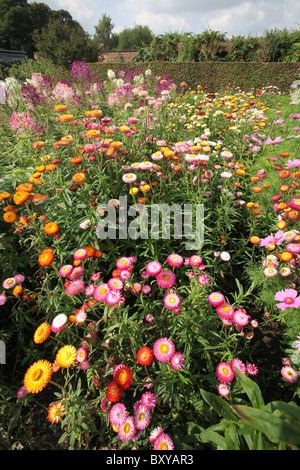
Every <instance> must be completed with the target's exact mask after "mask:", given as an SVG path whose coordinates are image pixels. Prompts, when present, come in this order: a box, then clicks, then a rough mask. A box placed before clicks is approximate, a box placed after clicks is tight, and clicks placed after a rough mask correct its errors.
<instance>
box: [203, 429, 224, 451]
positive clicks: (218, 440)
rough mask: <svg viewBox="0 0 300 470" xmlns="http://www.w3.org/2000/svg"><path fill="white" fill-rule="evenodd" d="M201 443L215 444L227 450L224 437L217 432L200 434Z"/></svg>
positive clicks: (206, 431)
mask: <svg viewBox="0 0 300 470" xmlns="http://www.w3.org/2000/svg"><path fill="white" fill-rule="evenodd" d="M200 439H201V442H213V443H214V444H216V446H217V447H218V448H219V449H222V450H227V444H226V440H225V438H224V437H222V436H220V434H218V433H217V432H214V431H211V430H210V429H207V430H205V431H202V433H201V434H200Z"/></svg>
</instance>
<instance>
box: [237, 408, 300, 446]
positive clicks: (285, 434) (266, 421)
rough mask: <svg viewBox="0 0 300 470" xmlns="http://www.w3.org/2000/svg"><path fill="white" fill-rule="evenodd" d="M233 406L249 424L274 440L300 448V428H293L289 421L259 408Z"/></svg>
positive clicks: (244, 421)
mask: <svg viewBox="0 0 300 470" xmlns="http://www.w3.org/2000/svg"><path fill="white" fill-rule="evenodd" d="M232 408H233V409H234V410H235V412H236V413H237V414H238V415H239V416H240V418H241V419H242V422H243V423H244V424H246V425H247V426H251V427H252V428H254V429H256V430H258V431H261V432H262V433H264V434H265V435H266V436H267V437H268V438H269V439H270V440H271V441H273V442H278V443H279V442H280V441H284V442H288V443H289V444H291V445H294V446H296V447H299V448H300V432H299V428H297V429H295V428H293V427H292V426H291V425H290V424H289V423H287V422H286V421H284V420H283V419H282V418H279V417H278V416H274V414H272V413H268V412H267V411H264V410H258V409H255V408H251V407H248V406H245V405H232Z"/></svg>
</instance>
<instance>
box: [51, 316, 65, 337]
mask: <svg viewBox="0 0 300 470" xmlns="http://www.w3.org/2000/svg"><path fill="white" fill-rule="evenodd" d="M67 323H68V317H67V315H65V314H64V313H60V314H58V315H56V317H55V318H54V319H53V321H52V323H51V331H53V333H58V332H59V331H63V330H64V329H65V326H66V324H67Z"/></svg>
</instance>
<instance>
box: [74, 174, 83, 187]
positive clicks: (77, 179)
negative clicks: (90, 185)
mask: <svg viewBox="0 0 300 470" xmlns="http://www.w3.org/2000/svg"><path fill="white" fill-rule="evenodd" d="M72 180H73V181H74V183H75V184H80V183H83V182H84V181H85V174H84V173H75V175H73V176H72Z"/></svg>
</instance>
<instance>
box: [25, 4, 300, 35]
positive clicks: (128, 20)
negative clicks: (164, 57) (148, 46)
mask: <svg viewBox="0 0 300 470" xmlns="http://www.w3.org/2000/svg"><path fill="white" fill-rule="evenodd" d="M31 1H32V0H29V2H28V3H30V2H31ZM35 1H37V2H39V1H40V2H41V3H45V4H47V5H48V6H49V7H50V8H51V9H52V10H60V9H63V10H67V11H68V12H69V13H70V14H71V15H72V17H73V19H74V20H77V21H78V22H79V23H80V25H81V26H82V27H83V29H84V30H85V31H86V32H88V33H89V34H90V35H91V36H93V35H94V33H95V25H96V24H97V23H98V21H99V20H100V19H101V18H102V14H104V13H105V14H106V15H108V16H110V17H111V20H112V23H113V24H114V30H113V31H114V32H116V33H120V32H121V31H122V30H123V29H124V28H133V27H134V26H135V25H143V26H148V27H149V28H150V30H151V31H152V33H153V34H155V35H160V34H165V33H175V32H176V33H192V34H200V33H201V32H203V31H205V30H209V29H210V30H213V31H220V32H222V33H224V34H225V35H226V36H227V37H228V38H231V37H233V36H238V35H241V36H245V37H247V36H262V35H263V34H264V32H265V31H266V30H271V29H275V28H277V29H284V28H287V29H290V28H292V29H299V28H300V2H299V0H110V1H108V0H35Z"/></svg>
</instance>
